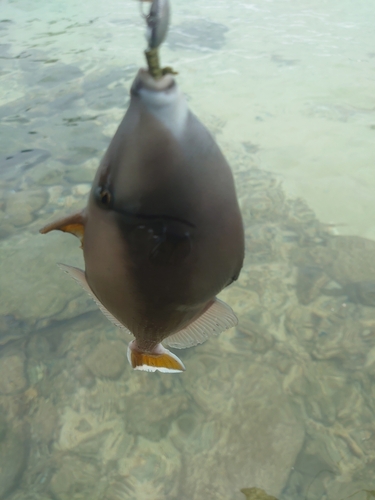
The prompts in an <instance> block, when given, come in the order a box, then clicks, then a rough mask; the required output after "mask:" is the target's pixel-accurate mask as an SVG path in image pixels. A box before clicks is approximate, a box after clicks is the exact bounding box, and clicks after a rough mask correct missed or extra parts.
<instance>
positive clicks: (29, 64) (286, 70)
mask: <svg viewBox="0 0 375 500" xmlns="http://www.w3.org/2000/svg"><path fill="white" fill-rule="evenodd" d="M172 8H173V18H172V26H171V29H170V33H169V36H168V40H167V43H166V44H165V46H164V47H163V49H162V62H163V64H168V65H171V66H173V67H174V68H175V69H176V70H177V71H179V75H178V77H177V79H178V83H179V85H180V87H181V88H182V89H183V91H184V92H185V93H186V95H187V98H188V101H189V105H190V106H191V108H192V109H193V111H194V112H195V113H196V114H197V115H198V116H199V118H200V119H201V120H202V121H203V122H204V123H205V124H206V125H207V127H208V128H209V129H210V130H211V132H212V133H213V134H214V135H215V137H216V140H217V141H218V143H219V144H220V146H221V148H222V149H223V151H224V153H225V155H226V156H227V157H228V159H229V161H230V163H231V165H232V168H233V171H234V174H235V179H236V184H237V188H238V196H239V199H240V203H241V208H242V211H243V217H244V223H245V227H246V252H247V253H246V261H245V265H244V269H243V271H242V273H241V276H240V279H239V280H238V282H236V284H234V285H233V286H232V287H230V288H229V289H227V290H225V291H224V292H223V293H222V298H223V299H224V300H225V301H227V302H228V303H229V304H230V305H231V306H232V307H233V309H234V310H235V311H236V313H237V314H238V316H239V321H240V323H239V326H238V327H237V328H236V329H232V330H229V331H227V332H225V333H223V334H221V335H220V337H219V338H217V339H211V340H209V341H208V342H206V343H205V344H204V345H201V346H198V347H196V348H191V349H188V350H186V351H181V353H179V354H181V358H182V359H183V361H184V363H185V365H186V367H187V371H186V373H184V374H183V375H181V376H165V375H164V376H163V375H159V374H147V373H136V372H132V371H131V370H130V367H129V366H128V365H127V362H126V359H125V354H124V352H125V351H126V343H127V341H128V338H126V336H125V334H124V333H122V332H121V331H119V330H116V329H115V328H114V327H113V326H112V325H111V324H110V323H108V321H107V320H106V319H105V318H104V317H102V315H101V314H100V313H99V312H98V311H97V310H96V307H95V305H94V304H93V303H92V301H91V300H90V298H89V297H86V296H85V295H84V294H83V293H82V292H81V290H80V289H79V288H78V287H77V286H76V285H75V283H70V280H69V279H67V278H66V277H65V276H64V275H63V274H62V273H61V272H60V271H59V269H58V268H57V266H56V262H61V261H62V262H66V263H68V264H71V265H77V266H80V267H82V265H83V264H82V256H81V251H80V250H79V248H78V245H77V241H76V240H74V239H73V238H70V237H68V236H66V235H63V234H50V235H48V237H42V236H40V235H39V234H38V229H39V228H40V227H41V226H42V225H44V224H45V223H46V222H49V221H51V220H53V219H55V218H57V217H60V216H63V215H65V214H67V213H69V212H73V211H74V210H78V209H81V208H82V207H83V206H84V205H85V203H86V198H87V194H88V191H89V189H90V183H91V181H92V179H93V176H94V174H95V171H96V169H97V166H98V162H99V160H100V158H101V156H102V154H103V152H104V151H105V149H106V147H107V145H108V143H109V140H110V139H111V137H112V135H113V133H114V132H115V130H116V127H117V125H118V123H119V121H120V120H121V118H122V116H123V113H124V111H125V109H126V105H127V102H128V91H129V87H130V84H131V81H132V79H133V78H134V75H135V73H136V70H137V68H138V67H139V66H140V65H143V64H144V62H143V55H142V50H143V49H144V46H145V41H144V23H143V21H142V19H141V18H140V16H139V12H138V5H137V3H136V2H135V1H132V2H131V1H130V0H128V1H121V2H120V1H115V0H109V1H107V2H99V1H97V0H95V1H92V2H89V3H84V2H76V1H73V0H65V1H64V2H62V1H61V2H60V1H54V2H49V3H46V2H41V1H39V2H38V1H34V2H32V3H31V2H26V1H10V0H7V1H3V2H2V4H1V6H0V191H1V196H0V209H1V210H0V238H1V239H0V276H1V286H0V499H11V500H16V499H17V500H31V499H41V500H47V499H50V500H78V499H87V498H90V499H92V500H127V499H137V500H138V499H139V500H143V499H150V500H158V499H167V500H175V499H179V500H180V499H197V500H201V499H202V500H203V499H204V500H208V499H212V500H214V499H215V500H216V499H219V500H221V499H222V500H240V499H244V498H245V495H244V493H242V492H241V491H240V490H241V489H242V488H260V489H262V490H264V491H265V492H267V494H268V495H273V496H274V497H277V498H278V499H279V500H289V499H290V500H302V499H308V500H318V499H325V500H328V499H329V500H341V499H344V498H347V497H349V496H350V495H352V496H351V498H353V499H355V500H364V499H366V498H372V496H373V494H372V493H371V491H374V490H375V479H374V477H373V470H374V465H375V441H374V436H375V427H374V411H375V400H374V397H375V393H374V384H373V379H374V376H375V265H374V254H375V242H374V241H372V239H375V215H374V214H375V201H374V200H375V196H374V192H375V176H374V175H373V172H372V168H371V166H372V163H373V162H374V159H375V158H374V155H375V153H374V148H373V143H374V139H375V107H374V102H373V95H374V91H375V88H374V87H375V83H374V82H375V79H374V69H375V49H374V42H375V32H374V30H373V26H374V17H375V10H374V8H373V7H372V5H371V2H365V1H359V2H356V3H355V5H354V4H353V2H349V1H338V0H333V1H331V2H326V1H323V0H321V1H317V2H312V1H308V0H303V1H302V0H297V1H295V0H293V1H287V0H280V1H278V2H276V1H262V2H261V1H255V2H251V3H250V2H247V1H245V0H243V1H241V2H240V1H233V0H232V1H231V2H230V4H229V3H228V2H222V1H215V2H213V1H212V0H204V1H199V2H198V1H197V0H191V1H190V2H182V0H173V3H172ZM346 235H349V236H346ZM367 238H368V239H367ZM366 490H367V491H366ZM371 495H372V496H371ZM249 498H251V497H249Z"/></svg>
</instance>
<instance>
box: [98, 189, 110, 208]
mask: <svg viewBox="0 0 375 500" xmlns="http://www.w3.org/2000/svg"><path fill="white" fill-rule="evenodd" d="M95 194H96V199H97V201H98V202H99V203H100V204H101V205H102V206H104V207H106V208H110V207H111V205H112V194H111V192H110V191H109V190H108V189H106V188H104V187H102V186H99V187H98V188H97V189H96V192H95Z"/></svg>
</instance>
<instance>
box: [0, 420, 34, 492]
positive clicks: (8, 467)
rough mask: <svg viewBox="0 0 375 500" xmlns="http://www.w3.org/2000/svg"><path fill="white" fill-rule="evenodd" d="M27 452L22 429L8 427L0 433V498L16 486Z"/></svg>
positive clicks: (26, 442) (26, 443)
mask: <svg viewBox="0 0 375 500" xmlns="http://www.w3.org/2000/svg"><path fill="white" fill-rule="evenodd" d="M27 453H28V441H27V435H26V432H25V430H24V429H22V428H18V429H12V428H10V427H8V429H7V430H6V431H4V432H2V433H1V434H0V499H1V500H2V499H5V498H8V496H7V494H8V493H9V492H10V491H11V490H12V489H13V488H14V487H15V486H16V484H17V482H18V480H19V479H20V477H21V475H22V473H23V471H24V469H25V466H26V458H27Z"/></svg>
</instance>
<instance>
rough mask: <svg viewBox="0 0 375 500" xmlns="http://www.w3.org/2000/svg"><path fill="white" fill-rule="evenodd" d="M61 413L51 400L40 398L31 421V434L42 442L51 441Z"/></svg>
mask: <svg viewBox="0 0 375 500" xmlns="http://www.w3.org/2000/svg"><path fill="white" fill-rule="evenodd" d="M58 421H59V415H58V412H57V410H56V407H55V406H54V404H53V403H52V402H51V401H48V400H46V399H44V398H40V399H38V401H37V408H36V410H35V413H33V417H32V421H31V435H32V437H33V439H34V440H36V441H38V442H42V443H49V442H51V440H52V438H53V437H54V434H55V433H56V431H57V424H58Z"/></svg>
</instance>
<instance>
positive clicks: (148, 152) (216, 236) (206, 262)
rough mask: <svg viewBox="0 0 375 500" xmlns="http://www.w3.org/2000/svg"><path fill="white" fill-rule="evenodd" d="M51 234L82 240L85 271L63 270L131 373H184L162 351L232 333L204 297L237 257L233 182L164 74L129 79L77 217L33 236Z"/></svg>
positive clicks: (226, 316) (236, 266) (239, 232)
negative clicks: (122, 331) (104, 320)
mask: <svg viewBox="0 0 375 500" xmlns="http://www.w3.org/2000/svg"><path fill="white" fill-rule="evenodd" d="M54 229H58V230H61V231H64V232H70V233H72V234H74V235H75V236H77V237H79V238H80V239H81V242H82V247H83V253H84V260H85V272H83V271H81V270H79V269H76V268H71V267H69V266H65V265H64V266H62V267H63V269H64V270H65V271H67V272H68V273H69V274H70V275H72V276H73V278H75V279H76V280H77V281H79V282H80V283H81V285H82V286H83V288H84V289H86V290H87V292H88V293H89V294H90V295H91V296H92V297H93V299H94V300H95V301H96V303H97V304H98V306H99V307H100V309H101V310H102V311H103V312H104V314H106V316H107V317H109V318H110V319H111V320H112V321H113V322H114V323H115V324H116V325H117V326H121V327H123V328H126V329H127V330H128V331H129V333H131V334H132V335H133V336H134V340H132V341H131V342H130V344H129V348H128V358H129V361H130V363H131V365H132V366H133V368H135V369H137V370H145V371H156V370H159V371H162V372H179V371H183V370H184V369H185V367H184V365H183V363H182V362H181V361H180V360H179V358H178V357H177V356H175V355H174V354H173V353H171V352H170V351H169V350H167V349H166V348H165V347H164V346H163V345H162V343H161V342H162V341H164V343H165V344H166V345H168V346H171V347H175V348H185V347H190V346H194V345H197V344H200V343H202V342H204V341H205V340H207V338H208V337H209V336H211V335H217V334H219V333H220V332H222V331H224V330H226V329H227V328H230V327H232V326H234V325H235V324H237V318H236V316H235V315H234V313H233V311H232V310H231V308H230V307H229V306H228V305H226V304H225V303H223V302H222V301H220V300H218V299H217V298H216V297H215V296H216V295H217V294H218V293H219V292H220V291H221V290H222V289H223V288H224V287H226V286H227V285H229V284H230V283H231V282H233V281H234V280H236V279H237V278H238V275H239V273H240V270H241V267H242V263H243V258H244V232H243V225H242V218H241V214H240V210H239V206H238V202H237V198H236V192H235V187H234V181H233V176H232V173H231V170H230V167H229V166H228V164H227V162H226V160H225V158H224V156H223V155H222V153H221V151H220V150H219V148H218V146H217V145H216V143H215V141H214V140H213V138H212V136H211V134H210V133H209V132H208V130H207V129H206V128H205V127H204V126H203V125H202V123H201V122H200V121H199V120H198V119H197V118H196V117H195V116H194V115H193V114H192V113H191V112H190V110H189V109H188V106H187V103H186V101H185V99H184V97H183V96H182V94H181V93H180V91H179V88H178V86H177V84H176V82H175V80H174V79H173V77H172V76H171V75H165V76H163V77H162V78H161V79H160V80H154V79H153V78H152V77H151V76H150V74H149V73H148V72H147V71H145V70H140V71H139V73H138V75H137V77H136V78H135V81H134V82H133V85H132V88H131V99H130V105H129V108H128V110H127V112H126V114H125V117H124V119H123V121H122V123H121V124H120V126H119V128H118V130H117V132H116V134H115V136H114V137H113V139H112V141H111V143H110V145H109V147H108V150H107V152H106V153H105V155H104V157H103V159H102V161H101V164H100V166H99V169H98V171H97V174H96V177H95V179H94V182H93V186H92V190H91V193H90V196H89V201H88V205H87V207H86V209H85V210H83V211H82V212H80V213H76V214H73V215H71V216H69V217H66V218H64V219H61V220H59V221H57V222H54V223H52V224H49V225H47V226H46V227H44V228H43V229H41V233H48V232H49V231H51V230H54Z"/></svg>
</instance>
